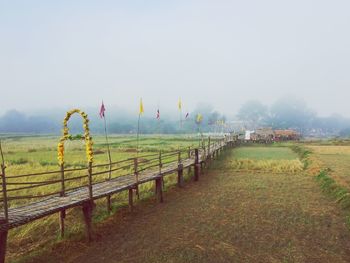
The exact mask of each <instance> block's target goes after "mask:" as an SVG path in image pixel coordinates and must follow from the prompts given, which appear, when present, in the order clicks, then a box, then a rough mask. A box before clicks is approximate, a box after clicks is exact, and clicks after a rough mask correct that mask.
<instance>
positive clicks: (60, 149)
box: [57, 109, 93, 165]
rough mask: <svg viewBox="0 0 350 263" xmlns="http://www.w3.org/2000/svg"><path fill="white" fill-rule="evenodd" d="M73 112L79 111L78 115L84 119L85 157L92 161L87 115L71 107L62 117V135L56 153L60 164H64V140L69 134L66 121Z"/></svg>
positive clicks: (91, 143)
mask: <svg viewBox="0 0 350 263" xmlns="http://www.w3.org/2000/svg"><path fill="white" fill-rule="evenodd" d="M74 113H79V114H80V116H81V117H82V118H83V120H84V124H83V127H84V136H83V139H84V140H85V150H86V157H87V159H88V162H89V163H90V162H91V163H92V161H93V151H92V145H93V142H92V138H91V136H90V129H89V119H88V116H87V114H86V113H85V112H83V111H81V110H79V109H73V110H70V111H68V112H67V114H66V117H65V118H64V119H63V130H62V132H63V135H62V137H61V139H60V142H59V143H58V145H57V155H58V163H59V164H60V165H63V164H64V142H65V141H66V140H68V139H69V138H70V137H71V135H70V134H69V129H68V121H69V119H70V117H71V116H72V115H73V114H74Z"/></svg>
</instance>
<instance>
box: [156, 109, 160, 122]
mask: <svg viewBox="0 0 350 263" xmlns="http://www.w3.org/2000/svg"><path fill="white" fill-rule="evenodd" d="M157 120H160V112H159V109H158V110H157Z"/></svg>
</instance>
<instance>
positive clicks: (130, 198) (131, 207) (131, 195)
mask: <svg viewBox="0 0 350 263" xmlns="http://www.w3.org/2000/svg"><path fill="white" fill-rule="evenodd" d="M133 210H134V199H133V189H132V188H131V189H129V211H130V212H132V211H133Z"/></svg>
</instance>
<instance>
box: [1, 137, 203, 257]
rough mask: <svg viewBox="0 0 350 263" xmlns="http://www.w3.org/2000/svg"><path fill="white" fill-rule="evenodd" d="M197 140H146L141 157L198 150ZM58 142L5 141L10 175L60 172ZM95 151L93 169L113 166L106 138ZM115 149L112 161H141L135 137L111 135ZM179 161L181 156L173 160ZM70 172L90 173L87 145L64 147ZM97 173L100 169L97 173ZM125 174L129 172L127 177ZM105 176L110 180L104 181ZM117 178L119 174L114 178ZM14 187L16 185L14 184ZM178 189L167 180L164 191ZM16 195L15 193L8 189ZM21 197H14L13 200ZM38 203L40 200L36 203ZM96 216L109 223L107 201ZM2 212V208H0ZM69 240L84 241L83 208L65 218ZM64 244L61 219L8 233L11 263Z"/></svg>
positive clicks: (116, 198)
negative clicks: (137, 158) (194, 148)
mask: <svg viewBox="0 0 350 263" xmlns="http://www.w3.org/2000/svg"><path fill="white" fill-rule="evenodd" d="M198 139H199V138H198V137H196V136H193V137H190V136H169V135H167V136H161V137H159V136H141V139H140V144H139V146H140V148H139V149H140V155H141V156H142V155H143V154H150V153H158V152H159V150H162V151H163V152H169V151H173V150H177V149H179V148H180V149H182V148H188V147H196V146H198ZM58 140H59V137H58V136H13V137H11V136H7V137H2V147H3V151H4V156H5V164H6V166H7V169H6V175H7V176H11V175H19V174H27V173H36V172H46V171H56V170H59V166H58V161H57V150H56V149H57V142H58ZM93 140H94V146H93V150H94V152H95V154H94V164H101V163H108V155H107V146H106V143H105V138H104V137H103V136H95V137H93ZM109 141H110V144H111V154H112V161H119V160H124V159H127V158H130V157H134V156H136V151H135V148H136V138H135V136H119V135H112V136H110V137H109ZM173 159H174V160H175V159H177V156H174V158H173ZM65 161H66V162H65V167H67V168H71V167H76V168H78V167H86V165H87V164H86V156H85V149H84V144H83V142H82V141H67V142H66V145H65ZM95 171H98V169H95ZM84 173H85V174H86V171H84V170H83V171H81V172H78V173H74V174H72V173H69V172H67V173H66V178H69V177H71V176H79V175H83V174H84ZM123 173H125V171H124V172H123ZM103 176H105V175H103ZM103 176H100V177H96V180H97V179H98V180H104V178H103ZM114 176H118V174H114ZM59 178H60V175H59V174H52V175H49V176H38V177H29V178H23V179H16V180H18V182H23V181H28V180H30V181H43V180H49V179H50V180H55V179H59ZM11 180H12V182H15V180H14V179H11ZM175 183H176V177H174V176H170V177H167V179H166V181H165V186H166V189H165V190H167V189H168V188H169V187H170V186H172V185H174V184H175ZM86 184H87V182H86V179H81V180H80V181H79V182H70V183H67V186H69V187H75V186H79V185H86ZM153 188H154V186H153V183H147V184H143V185H141V186H140V197H141V198H142V199H147V198H149V197H151V196H153V195H154V189H153ZM9 189H11V187H9ZM59 189H60V185H59V184H56V185H50V186H45V187H40V188H36V189H35V190H32V189H31V190H22V191H21V192H20V194H21V195H27V194H28V195H31V194H45V193H48V192H53V191H59ZM15 194H16V192H11V195H12V196H14V195H15ZM31 201H35V199H33V200H31ZM127 201H128V196H127V192H122V193H119V194H116V195H113V197H112V204H113V205H112V209H113V212H116V211H118V210H119V209H121V208H122V207H125V206H126V205H127ZM27 202H28V201H27V200H20V201H13V202H11V203H10V205H11V206H18V205H23V204H25V203H27ZM96 204H97V206H96V209H95V213H94V222H99V221H103V220H105V219H106V218H107V217H109V214H108V213H107V212H106V203H105V200H98V201H97V202H96ZM0 209H2V207H0ZM65 221H66V239H70V240H72V239H78V240H79V239H82V238H83V233H84V224H83V220H81V210H80V209H79V208H74V209H70V210H68V212H67V218H66V220H65ZM57 241H60V238H59V233H58V220H57V215H52V216H49V217H45V218H43V219H40V220H36V221H34V222H32V223H29V224H26V225H24V226H21V227H19V228H16V229H13V230H11V231H10V233H9V240H8V256H9V258H10V259H11V260H12V259H14V258H17V257H18V256H19V255H23V254H26V253H28V252H29V251H35V250H37V249H38V247H40V246H49V245H50V244H51V245H52V244H54V243H55V242H57Z"/></svg>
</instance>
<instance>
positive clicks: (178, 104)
mask: <svg viewBox="0 0 350 263" xmlns="http://www.w3.org/2000/svg"><path fill="white" fill-rule="evenodd" d="M177 106H178V108H179V110H181V109H182V103H181V99H179V102H178V103H177Z"/></svg>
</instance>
